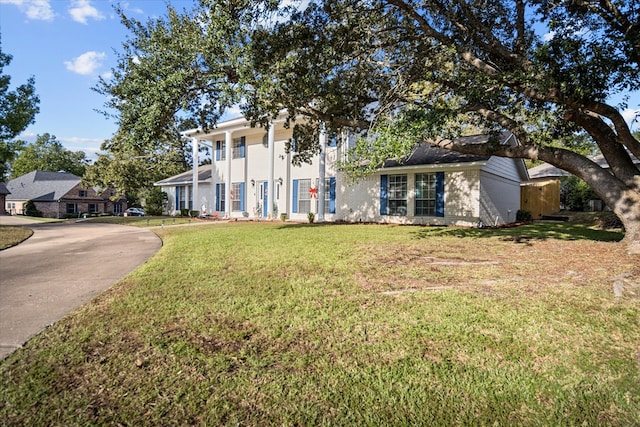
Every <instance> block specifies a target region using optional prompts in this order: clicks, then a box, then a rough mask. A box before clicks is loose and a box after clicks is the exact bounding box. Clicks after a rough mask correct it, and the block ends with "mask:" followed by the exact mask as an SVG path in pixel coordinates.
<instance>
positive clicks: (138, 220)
mask: <svg viewBox="0 0 640 427" xmlns="http://www.w3.org/2000/svg"><path fill="white" fill-rule="evenodd" d="M88 220H89V221H92V222H104V223H108V224H122V225H132V226H135V227H160V226H164V225H167V226H169V225H181V224H195V223H197V222H201V220H199V219H192V218H187V217H170V216H127V217H124V216H102V217H96V218H89V219H88Z"/></svg>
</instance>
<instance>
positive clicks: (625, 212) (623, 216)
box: [610, 190, 640, 255]
mask: <svg viewBox="0 0 640 427" xmlns="http://www.w3.org/2000/svg"><path fill="white" fill-rule="evenodd" d="M610 207H611V206H610ZM612 209H613V212H614V213H615V214H616V215H617V216H618V218H620V220H621V221H622V224H623V225H624V228H625V234H624V239H623V240H622V242H623V243H624V244H626V245H627V252H629V253H630V254H636V255H640V194H639V193H637V192H635V191H633V190H627V191H625V192H624V193H623V194H622V197H620V198H619V199H618V200H617V201H616V202H615V203H614V206H613V207H612Z"/></svg>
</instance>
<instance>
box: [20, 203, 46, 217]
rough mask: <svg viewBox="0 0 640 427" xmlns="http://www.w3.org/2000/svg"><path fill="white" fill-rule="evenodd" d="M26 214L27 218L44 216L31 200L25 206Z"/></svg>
mask: <svg viewBox="0 0 640 427" xmlns="http://www.w3.org/2000/svg"><path fill="white" fill-rule="evenodd" d="M24 214H25V215H27V216H42V212H41V211H39V210H38V209H36V204H35V203H33V200H29V201H27V203H25V204H24Z"/></svg>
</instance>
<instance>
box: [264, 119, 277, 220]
mask: <svg viewBox="0 0 640 427" xmlns="http://www.w3.org/2000/svg"><path fill="white" fill-rule="evenodd" d="M267 134H268V137H267V138H268V143H269V150H268V154H267V157H268V158H269V160H268V164H267V175H268V179H269V184H267V187H268V191H269V193H267V202H268V203H269V206H265V207H264V208H265V209H267V211H266V212H267V217H268V218H273V203H274V202H275V200H274V196H275V194H276V190H275V183H274V181H273V175H274V169H275V167H274V161H275V160H274V157H275V152H276V149H275V145H276V144H275V142H276V125H275V124H274V123H273V122H271V123H269V131H268V133H267Z"/></svg>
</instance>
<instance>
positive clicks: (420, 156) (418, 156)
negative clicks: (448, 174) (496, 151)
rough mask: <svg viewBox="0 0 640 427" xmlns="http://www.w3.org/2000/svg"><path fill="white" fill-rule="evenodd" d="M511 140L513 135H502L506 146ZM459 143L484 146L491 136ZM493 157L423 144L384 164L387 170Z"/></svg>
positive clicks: (466, 137) (460, 139)
mask: <svg viewBox="0 0 640 427" xmlns="http://www.w3.org/2000/svg"><path fill="white" fill-rule="evenodd" d="M509 138H511V133H509V132H503V133H502V135H501V140H500V143H501V144H506V143H507V141H508V140H509ZM456 140H457V141H461V142H465V143H467V144H482V143H486V142H488V140H489V135H473V136H464V137H461V138H457V139H456ZM490 157H491V156H477V155H474V154H462V153H458V152H455V151H451V150H446V149H444V148H440V147H436V146H433V145H431V144H427V143H423V144H420V145H419V146H418V147H416V148H415V149H414V150H413V152H412V153H411V154H410V155H409V156H408V157H407V158H406V159H403V160H401V161H397V160H387V161H386V162H385V163H384V167H385V168H390V167H398V166H417V165H441V164H451V163H470V162H481V161H486V160H489V158H490Z"/></svg>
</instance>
